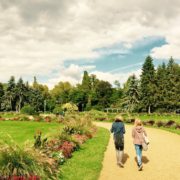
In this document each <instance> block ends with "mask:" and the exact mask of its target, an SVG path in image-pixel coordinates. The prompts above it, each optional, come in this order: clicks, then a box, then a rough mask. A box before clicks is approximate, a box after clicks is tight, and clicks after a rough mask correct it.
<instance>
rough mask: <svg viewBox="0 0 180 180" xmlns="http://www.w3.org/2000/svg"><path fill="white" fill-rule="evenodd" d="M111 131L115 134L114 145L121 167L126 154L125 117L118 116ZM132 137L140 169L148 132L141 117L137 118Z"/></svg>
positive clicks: (140, 168) (139, 168)
mask: <svg viewBox="0 0 180 180" xmlns="http://www.w3.org/2000/svg"><path fill="white" fill-rule="evenodd" d="M111 133H113V134H114V145H115V149H116V158H117V164H118V165H119V166H120V167H124V165H123V162H122V160H123V154H124V134H125V126H124V123H123V118H122V117H121V116H118V117H116V119H115V121H114V122H113V124H112V128H111ZM132 138H133V143H134V147H135V151H136V156H137V164H138V170H139V171H141V170H142V149H144V150H147V143H148V142H147V141H148V140H147V133H146V131H145V129H144V128H143V126H142V122H141V120H139V119H136V120H135V126H134V128H133V129H132Z"/></svg>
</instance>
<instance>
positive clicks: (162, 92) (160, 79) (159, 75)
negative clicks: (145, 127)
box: [155, 63, 168, 111]
mask: <svg viewBox="0 0 180 180" xmlns="http://www.w3.org/2000/svg"><path fill="white" fill-rule="evenodd" d="M167 93H168V91H167V69H166V64H165V63H163V64H162V65H159V66H158V68H157V72H156V94H155V98H156V105H157V110H158V111H166V107H167V103H166V99H167Z"/></svg>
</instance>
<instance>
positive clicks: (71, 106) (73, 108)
mask: <svg viewBox="0 0 180 180" xmlns="http://www.w3.org/2000/svg"><path fill="white" fill-rule="evenodd" d="M62 108H63V110H64V111H68V112H74V111H78V107H77V106H76V104H73V103H66V104H63V105H62Z"/></svg>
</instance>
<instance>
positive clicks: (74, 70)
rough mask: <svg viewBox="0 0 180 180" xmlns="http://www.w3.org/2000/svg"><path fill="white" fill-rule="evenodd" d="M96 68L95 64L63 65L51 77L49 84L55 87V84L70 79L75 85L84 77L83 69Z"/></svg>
mask: <svg viewBox="0 0 180 180" xmlns="http://www.w3.org/2000/svg"><path fill="white" fill-rule="evenodd" d="M93 69H95V66H78V65H75V64H71V65H70V66H69V67H67V68H65V67H63V66H62V67H61V68H60V69H59V70H58V73H56V74H55V75H54V76H53V77H51V78H50V79H49V80H48V82H47V84H48V86H49V87H50V88H53V86H54V85H55V84H57V83H58V82H60V81H69V82H70V83H71V84H73V85H75V84H77V83H80V81H81V79H82V74H83V71H90V70H93Z"/></svg>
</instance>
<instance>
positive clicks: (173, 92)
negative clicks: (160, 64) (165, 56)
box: [166, 57, 180, 111]
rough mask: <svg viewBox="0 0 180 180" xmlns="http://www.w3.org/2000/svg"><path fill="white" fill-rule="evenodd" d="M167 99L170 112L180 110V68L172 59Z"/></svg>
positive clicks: (170, 61)
mask: <svg viewBox="0 0 180 180" xmlns="http://www.w3.org/2000/svg"><path fill="white" fill-rule="evenodd" d="M166 89H167V97H166V104H167V109H168V111H176V110H177V109H179V108H180V96H179V94H180V66H179V65H178V64H176V63H175V62H174V59H173V58H172V57H171V58H170V60H169V62H168V65H167V86H166Z"/></svg>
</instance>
